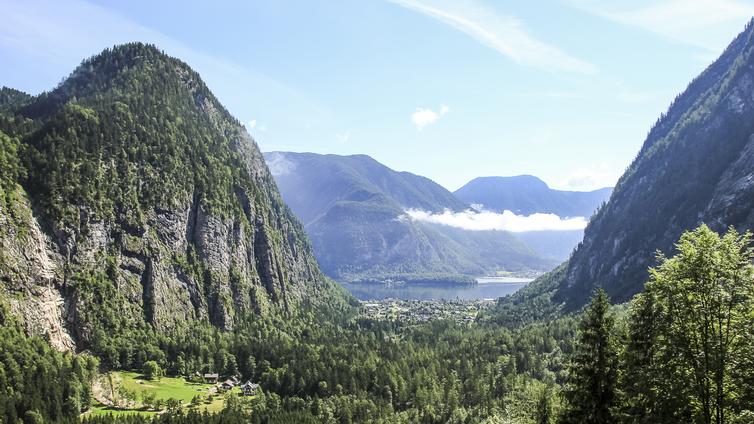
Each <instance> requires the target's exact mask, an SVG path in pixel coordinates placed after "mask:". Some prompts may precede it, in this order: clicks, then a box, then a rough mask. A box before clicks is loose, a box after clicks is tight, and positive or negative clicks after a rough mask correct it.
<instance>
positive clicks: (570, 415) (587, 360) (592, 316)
mask: <svg viewBox="0 0 754 424" xmlns="http://www.w3.org/2000/svg"><path fill="white" fill-rule="evenodd" d="M614 321H615V320H614V318H613V316H612V314H611V313H610V302H609V300H608V298H607V294H606V293H605V291H604V290H602V289H599V290H597V292H596V293H595V294H594V296H592V300H591V303H590V305H589V307H588V308H587V309H586V311H585V312H584V315H583V317H582V319H581V322H580V324H579V331H578V337H577V340H576V346H575V348H574V352H573V355H572V357H571V363H570V366H569V379H568V385H567V387H566V390H565V399H566V408H565V412H564V414H563V416H562V417H561V421H562V422H563V423H581V424H607V423H612V422H613V418H612V414H611V407H612V405H613V399H614V397H615V380H616V368H617V367H616V365H617V364H616V362H617V361H616V356H617V355H616V348H615V345H614V341H613V335H612V331H613V325H614Z"/></svg>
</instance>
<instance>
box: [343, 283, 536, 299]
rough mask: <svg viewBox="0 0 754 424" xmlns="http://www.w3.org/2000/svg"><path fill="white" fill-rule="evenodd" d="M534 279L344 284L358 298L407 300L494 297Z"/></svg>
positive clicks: (513, 291) (507, 293)
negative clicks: (444, 283) (461, 284)
mask: <svg viewBox="0 0 754 424" xmlns="http://www.w3.org/2000/svg"><path fill="white" fill-rule="evenodd" d="M531 280H532V279H531V278H516V277H494V278H488V277H483V278H477V281H478V282H479V284H476V285H469V286H454V285H429V284H422V285H405V286H399V287H389V286H386V285H384V284H350V283H341V285H342V286H343V287H345V288H346V289H348V291H350V292H351V294H353V295H354V296H356V298H357V299H359V300H380V299H389V298H396V299H404V300H433V299H445V300H453V299H462V300H474V299H495V298H498V297H502V296H506V295H509V294H512V293H515V292H516V291H518V289H520V288H521V287H523V286H525V285H527V284H528V283H529V282H530V281H531Z"/></svg>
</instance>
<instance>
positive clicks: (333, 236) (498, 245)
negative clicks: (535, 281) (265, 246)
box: [265, 152, 555, 280]
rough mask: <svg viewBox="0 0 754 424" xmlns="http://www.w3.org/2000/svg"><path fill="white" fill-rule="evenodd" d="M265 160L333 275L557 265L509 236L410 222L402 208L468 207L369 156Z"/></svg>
mask: <svg viewBox="0 0 754 424" xmlns="http://www.w3.org/2000/svg"><path fill="white" fill-rule="evenodd" d="M265 158H266V160H267V163H268V165H269V166H270V169H271V170H272V173H273V174H274V176H275V180H276V182H277V184H278V188H279V189H280V192H281V194H282V195H283V198H284V199H285V201H286V203H288V204H289V205H290V207H291V209H292V210H293V212H294V213H296V215H297V216H298V217H299V218H300V219H301V221H302V222H304V224H305V226H306V230H307V233H308V234H309V236H310V238H311V239H312V243H313V245H314V252H315V254H316V255H317V259H318V260H319V263H320V266H321V267H322V269H323V271H324V272H325V273H327V274H328V275H330V276H332V277H333V278H336V279H339V280H360V279H375V278H377V279H379V278H404V279H405V278H409V279H411V278H416V277H418V276H419V275H425V276H426V275H428V274H429V275H431V274H436V275H437V276H438V278H439V277H440V276H441V275H447V274H450V276H451V278H452V275H453V274H465V275H481V274H484V273H488V272H494V271H496V270H509V271H522V270H547V269H550V268H551V267H552V266H554V265H555V263H554V261H553V260H551V259H544V258H543V257H542V256H540V255H538V254H537V253H535V252H534V251H533V250H531V249H530V248H529V247H528V246H526V245H525V244H524V243H522V242H521V241H520V240H519V239H518V238H516V237H515V236H514V235H513V234H511V233H507V232H502V231H463V230H459V229H455V228H450V227H447V226H442V225H431V224H425V223H421V222H416V221H413V220H411V219H409V218H408V217H407V216H406V213H405V211H406V209H421V210H424V211H428V212H442V211H444V210H451V211H462V210H465V209H468V206H467V205H466V204H464V203H463V202H461V201H460V200H458V199H457V198H456V197H455V196H453V194H452V193H450V192H449V191H447V190H446V189H444V188H443V187H441V186H440V185H438V184H436V183H435V182H433V181H432V180H430V179H428V178H424V177H421V176H418V175H414V174H411V173H408V172H396V171H393V170H392V169H390V168H388V167H386V166H384V165H382V164H380V163H379V162H377V161H375V160H374V159H372V158H370V157H369V156H365V155H355V156H338V155H319V154H314V153H290V152H270V153H265ZM412 276H413V277H412ZM445 279H446V278H445Z"/></svg>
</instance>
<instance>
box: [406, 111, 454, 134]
mask: <svg viewBox="0 0 754 424" xmlns="http://www.w3.org/2000/svg"><path fill="white" fill-rule="evenodd" d="M448 112H450V107H448V106H447V105H441V106H440V112H435V111H434V110H432V109H424V108H423V107H418V108H416V111H415V112H414V113H412V114H411V121H412V122H413V123H414V125H416V128H417V129H418V130H421V129H422V128H424V127H425V126H426V125H429V124H432V123H435V122H436V121H437V120H438V119H440V117H441V116H443V115H445V114H447V113H448Z"/></svg>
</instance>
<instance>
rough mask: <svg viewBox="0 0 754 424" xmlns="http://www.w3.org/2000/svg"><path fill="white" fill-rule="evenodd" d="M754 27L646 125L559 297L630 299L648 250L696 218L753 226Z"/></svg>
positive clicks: (577, 301)
mask: <svg viewBox="0 0 754 424" xmlns="http://www.w3.org/2000/svg"><path fill="white" fill-rule="evenodd" d="M753 32H754V31H753V29H752V25H751V24H749V25H748V26H747V27H746V29H745V30H744V31H743V32H742V33H741V34H739V35H738V36H737V37H736V38H735V40H734V41H733V42H732V43H731V44H730V45H729V46H728V48H727V49H726V50H725V51H724V53H723V54H722V55H721V56H720V58H719V59H717V60H716V61H715V62H714V63H713V64H712V65H710V66H709V67H708V68H707V69H706V70H705V71H704V72H702V74H701V75H699V76H698V77H697V78H695V79H694V80H693V81H692V82H691V84H689V86H688V88H687V89H686V90H685V91H684V92H683V93H682V94H681V95H679V96H678V97H677V98H676V99H675V101H674V102H673V104H672V105H671V106H670V108H669V109H668V111H667V113H665V114H663V115H662V116H661V117H660V118H659V119H658V121H657V123H656V124H655V125H654V126H653V127H652V129H651V131H650V132H649V134H648V136H647V139H646V141H645V142H644V145H643V146H642V148H641V150H640V151H639V153H638V155H637V157H636V159H635V160H634V161H633V163H632V164H631V165H630V167H629V168H628V170H627V171H626V173H625V174H624V175H623V176H622V177H621V178H620V180H619V182H618V184H617V186H616V187H615V189H614V191H613V194H612V196H611V198H610V201H609V202H607V204H606V205H605V206H604V207H602V208H601V209H600V210H599V212H598V213H597V214H596V215H595V216H594V217H593V218H592V220H591V222H590V223H589V225H588V226H587V228H586V230H585V233H584V240H583V243H581V244H580V245H579V247H578V248H577V250H576V251H575V252H574V254H573V255H572V257H571V259H570V260H569V262H568V265H567V269H566V270H565V272H564V274H563V278H562V279H561V280H560V281H559V282H558V284H557V295H556V297H555V299H556V301H557V302H560V301H565V302H566V303H567V304H568V306H569V307H579V306H580V305H583V304H584V302H585V301H586V299H587V298H588V296H589V295H590V293H591V292H592V290H593V288H594V287H596V286H601V287H604V289H605V290H606V291H607V293H608V295H609V296H610V297H611V299H612V300H613V301H617V302H621V301H626V300H628V299H630V298H631V296H632V295H634V294H636V293H637V292H639V291H640V290H641V289H642V283H643V281H645V280H646V279H647V276H648V274H647V268H648V267H649V266H651V265H654V264H655V263H656V260H655V252H657V251H658V250H659V251H660V252H662V253H664V254H665V255H669V254H670V253H671V252H672V250H673V243H674V242H675V240H677V239H678V237H679V236H680V234H681V233H682V232H683V231H685V230H688V229H691V228H694V227H696V226H697V225H699V224H700V223H706V224H708V225H709V226H710V227H711V228H713V229H715V230H717V231H722V230H725V229H726V228H727V227H728V226H734V227H735V228H736V229H738V230H741V231H743V230H746V229H752V228H754V212H753V211H754V184H752V179H753V178H754V167H753V166H752V165H753V164H754V138H752V135H754V119H753V118H754V58H753V57H752V48H753V47H754V41H753V40H752V34H753ZM522 295H523V294H522Z"/></svg>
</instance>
